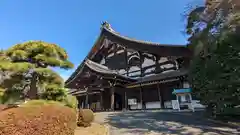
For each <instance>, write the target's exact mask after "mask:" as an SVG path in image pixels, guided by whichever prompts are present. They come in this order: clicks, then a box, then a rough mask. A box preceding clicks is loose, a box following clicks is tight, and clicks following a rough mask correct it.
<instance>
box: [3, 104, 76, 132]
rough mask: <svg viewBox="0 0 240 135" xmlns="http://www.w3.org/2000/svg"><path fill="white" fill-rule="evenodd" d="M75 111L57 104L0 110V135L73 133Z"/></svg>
mask: <svg viewBox="0 0 240 135" xmlns="http://www.w3.org/2000/svg"><path fill="white" fill-rule="evenodd" d="M75 127H76V113H75V111H74V110H73V109H71V108H69V107H65V106H59V105H44V106H29V107H18V108H13V109H8V110H5V111H2V112H0V135H74V130H75Z"/></svg>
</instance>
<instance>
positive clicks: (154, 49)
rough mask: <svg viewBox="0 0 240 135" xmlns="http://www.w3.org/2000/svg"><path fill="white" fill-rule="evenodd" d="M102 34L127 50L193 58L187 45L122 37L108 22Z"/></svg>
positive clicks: (104, 25) (104, 24)
mask: <svg viewBox="0 0 240 135" xmlns="http://www.w3.org/2000/svg"><path fill="white" fill-rule="evenodd" d="M101 34H102V35H103V36H104V37H105V38H107V39H109V40H111V41H112V42H116V43H119V44H120V45H122V46H125V47H126V48H131V49H135V50H137V51H142V52H147V53H153V54H157V55H161V56H184V57H189V56H191V51H190V50H189V49H188V48H187V46H186V45H170V44H168V45H167V44H160V43H154V42H149V41H143V40H137V39H134V38H129V37H126V36H122V35H120V34H119V33H118V32H116V31H114V30H113V29H112V28H111V26H110V24H108V23H107V22H105V23H103V27H102V32H101Z"/></svg>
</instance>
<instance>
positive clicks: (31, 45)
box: [0, 41, 73, 99]
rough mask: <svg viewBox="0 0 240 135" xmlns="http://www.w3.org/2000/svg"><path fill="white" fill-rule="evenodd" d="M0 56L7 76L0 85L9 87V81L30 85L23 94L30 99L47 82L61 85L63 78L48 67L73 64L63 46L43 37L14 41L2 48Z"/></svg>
mask: <svg viewBox="0 0 240 135" xmlns="http://www.w3.org/2000/svg"><path fill="white" fill-rule="evenodd" d="M0 57H1V58H0V63H1V64H0V65H2V66H0V70H1V71H2V72H4V73H8V74H9V76H10V77H8V78H7V79H5V80H4V83H2V86H3V87H5V88H9V87H10V86H9V85H12V84H14V85H17V86H18V87H21V88H22V89H25V88H26V86H29V90H28V91H27V94H26V95H27V96H28V98H30V99H36V98H38V93H39V92H40V90H44V89H45V88H47V86H48V85H54V86H56V87H63V80H62V78H61V77H60V76H59V75H58V74H57V73H55V72H54V71H53V70H52V69H51V67H60V68H63V69H69V68H72V67H73V64H72V63H71V62H70V61H69V60H68V55H67V53H66V51H65V50H64V49H63V48H61V47H59V46H58V45H56V44H52V43H47V42H43V41H28V42H25V43H21V44H17V45H14V46H13V47H11V48H9V49H7V50H6V51H4V52H2V55H1V56H0ZM23 82H25V83H23ZM20 84H21V85H23V84H24V85H23V86H20Z"/></svg>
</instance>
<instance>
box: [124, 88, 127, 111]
mask: <svg viewBox="0 0 240 135" xmlns="http://www.w3.org/2000/svg"><path fill="white" fill-rule="evenodd" d="M124 100H125V109H126V110H128V101H127V92H126V90H125V91H124Z"/></svg>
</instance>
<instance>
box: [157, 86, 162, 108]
mask: <svg viewBox="0 0 240 135" xmlns="http://www.w3.org/2000/svg"><path fill="white" fill-rule="evenodd" d="M157 90H158V99H159V101H160V107H161V108H162V99H161V93H160V87H159V83H157Z"/></svg>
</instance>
